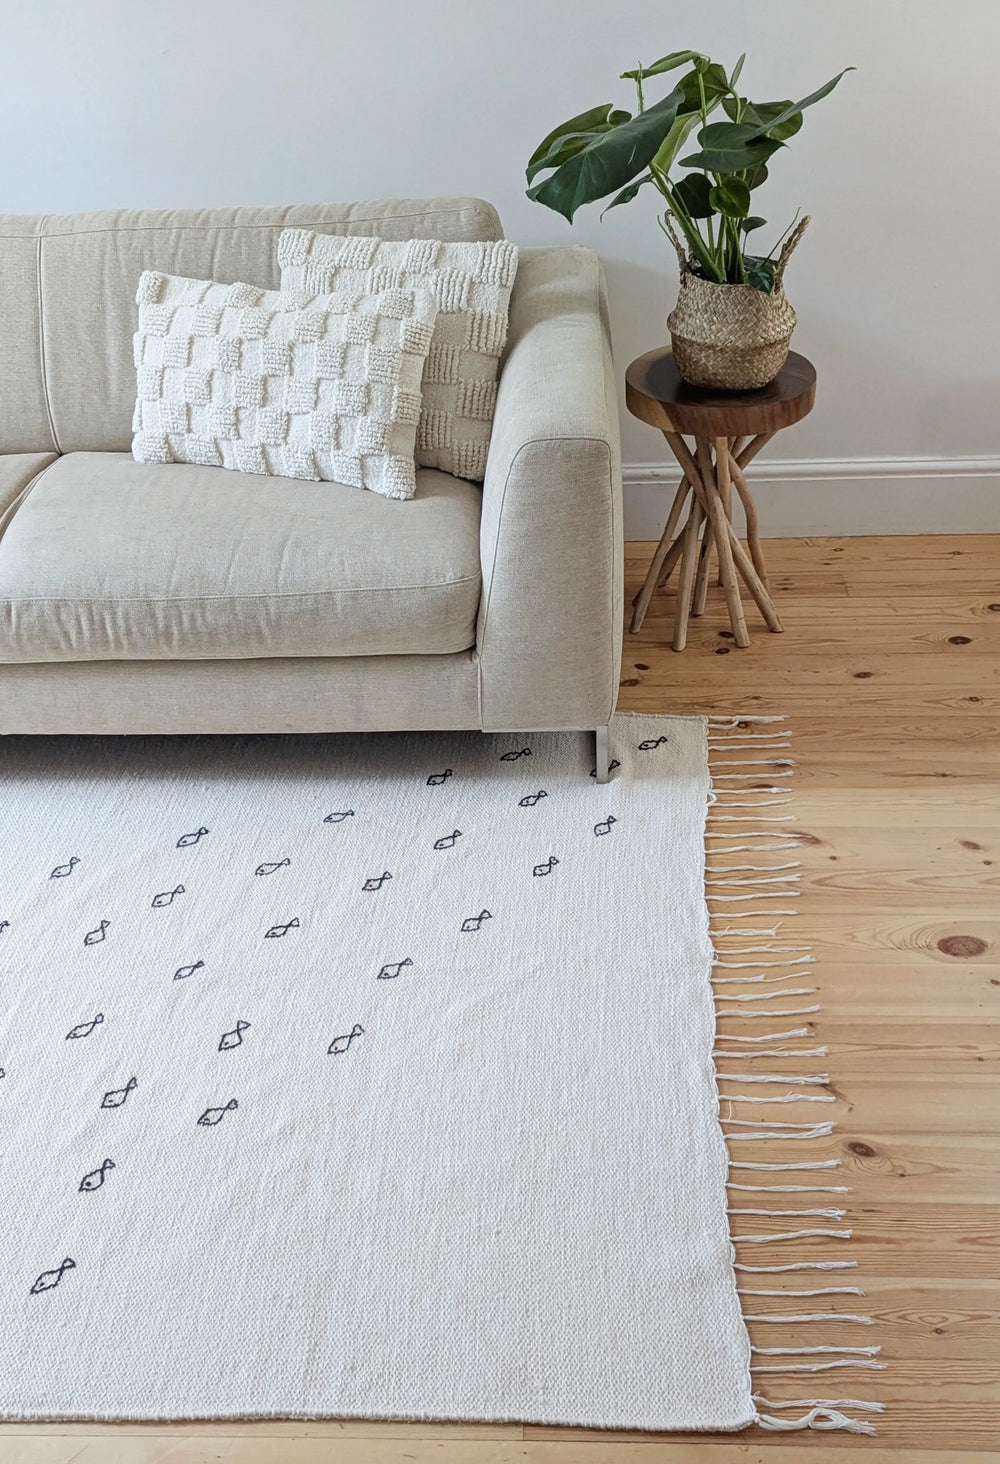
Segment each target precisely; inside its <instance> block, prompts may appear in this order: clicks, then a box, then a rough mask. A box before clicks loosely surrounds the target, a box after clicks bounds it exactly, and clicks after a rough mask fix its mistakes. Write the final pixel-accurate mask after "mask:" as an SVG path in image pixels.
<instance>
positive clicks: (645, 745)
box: [639, 737, 670, 752]
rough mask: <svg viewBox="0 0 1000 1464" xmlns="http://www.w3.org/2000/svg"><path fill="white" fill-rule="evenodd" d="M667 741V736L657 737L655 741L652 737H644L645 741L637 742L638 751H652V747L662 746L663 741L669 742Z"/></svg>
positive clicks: (668, 739)
mask: <svg viewBox="0 0 1000 1464" xmlns="http://www.w3.org/2000/svg"><path fill="white" fill-rule="evenodd" d="M669 741H670V738H669V737H657V738H656V739H655V741H654V739H653V738H652V737H647V739H646V741H645V742H640V743H639V751H640V752H652V751H653V750H654V748H657V747H663V745H664V744H665V743H667V742H669Z"/></svg>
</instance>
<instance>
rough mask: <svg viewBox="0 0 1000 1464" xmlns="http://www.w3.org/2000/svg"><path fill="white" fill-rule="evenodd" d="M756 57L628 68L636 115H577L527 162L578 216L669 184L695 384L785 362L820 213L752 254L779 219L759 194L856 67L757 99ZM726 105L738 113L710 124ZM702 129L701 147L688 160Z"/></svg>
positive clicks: (676, 320) (546, 194) (539, 192)
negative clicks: (749, 89)
mask: <svg viewBox="0 0 1000 1464" xmlns="http://www.w3.org/2000/svg"><path fill="white" fill-rule="evenodd" d="M744 59H745V58H744V57H743V56H741V57H740V58H739V60H738V61H737V63H736V65H735V66H734V67H733V69H732V72H731V73H730V75H728V76H727V75H726V72H725V68H724V67H722V66H720V65H719V64H718V63H717V62H715V61H712V60H711V59H710V57H708V56H705V55H703V54H702V53H701V52H700V51H674V52H673V53H672V54H671V55H669V56H663V57H661V58H660V60H659V61H654V62H653V64H652V65H651V66H642V65H640V66H639V67H637V68H636V70H635V71H624V72H622V75H621V79H622V80H623V81H625V80H627V81H632V82H634V83H635V88H636V92H637V96H638V106H637V110H636V113H635V115H634V116H633V115H632V114H631V113H630V112H626V111H622V110H619V109H616V108H615V107H614V106H612V104H611V103H610V102H608V103H604V104H603V105H601V106H599V107H592V108H591V109H590V110H589V111H587V112H582V113H581V114H580V116H578V117H571V118H570V119H569V121H568V122H563V123H562V125H561V126H559V127H557V128H555V130H554V131H552V132H550V133H549V135H548V137H546V138H545V139H544V140H543V141H542V142H541V143H540V144H539V146H538V147H537V148H536V149H535V151H534V152H533V153H532V155H531V158H530V159H529V161H528V166H527V169H526V177H527V180H528V183H529V185H530V186H529V187H528V190H527V193H528V197H529V198H531V199H534V200H535V201H536V202H538V203H544V204H545V205H546V206H547V207H548V208H552V209H555V211H556V212H557V213H561V214H562V215H563V216H564V217H565V218H566V219H568V220H569V222H570V223H572V222H573V216H574V214H575V213H576V211H577V209H578V208H579V207H580V206H581V205H582V204H585V203H593V202H596V201H597V200H598V199H604V198H609V197H610V199H611V201H610V202H609V203H608V205H607V208H605V210H604V213H607V211H608V209H612V208H617V207H618V205H619V204H623V203H630V202H631V201H632V199H634V198H635V197H636V196H637V194H638V193H639V192H640V190H641V189H642V188H643V187H644V186H645V185H646V184H647V183H651V184H652V185H653V187H654V188H656V189H658V191H659V192H660V193H661V194H662V196H663V197H664V198H665V199H666V202H667V209H666V211H665V213H664V214H663V216H662V218H661V219H660V226H661V228H663V230H664V231H665V233H666V234H667V235H668V236H669V237H670V239H671V241H672V242H673V244H674V247H675V249H676V250H677V257H678V261H679V263H680V272H681V282H680V294H679V296H678V300H677V304H676V305H675V307H674V309H673V310H672V311H671V313H670V315H669V316H668V317H667V325H668V327H669V330H670V336H671V344H672V348H673V352H674V359H675V361H676V363H677V369H678V370H679V372H680V374H681V376H682V377H683V378H684V379H685V381H689V382H691V383H692V384H693V385H695V386H705V387H713V388H717V389H718V388H723V389H727V390H731V391H745V390H748V389H751V388H754V387H761V386H766V385H767V383H768V382H770V381H773V379H774V377H775V376H777V374H778V372H779V371H780V370H781V367H782V366H783V365H784V362H785V359H786V357H787V355H788V344H789V341H790V340H791V336H792V331H793V329H794V327H795V311H794V310H793V309H792V307H791V305H790V304H789V303H788V301H787V299H786V298H785V292H784V286H783V283H782V281H783V276H784V272H785V266H786V265H787V263H788V260H789V257H790V255H791V253H792V250H793V249H794V248H795V246H796V244H797V243H798V241H799V240H800V239H801V237H802V234H803V231H804V230H805V228H806V225H807V224H808V222H809V219H808V217H806V218H803V219H801V220H800V221H799V222H798V223H797V224H795V225H794V226H789V229H786V230H785V233H784V234H783V235H782V236H781V238H780V239H779V240H778V242H777V244H775V246H774V248H772V249H771V251H770V253H768V254H766V255H761V254H755V253H748V252H747V243H748V239H749V236H750V234H752V233H754V232H755V231H756V230H758V229H760V228H763V226H764V225H765V224H766V222H767V220H766V219H763V218H761V217H759V216H758V215H756V214H754V213H753V212H751V203H752V195H753V193H754V192H755V191H756V189H758V188H759V187H760V186H761V184H762V183H764V182H766V180H767V176H768V162H769V160H770V159H771V157H772V156H773V155H774V153H776V152H777V151H778V150H779V148H783V147H784V146H785V144H786V143H787V141H788V139H789V138H791V137H794V135H795V134H796V133H797V132H798V130H799V128H800V127H801V126H802V113H803V111H804V110H805V108H806V107H811V106H812V105H813V103H814V102H818V101H820V100H821V99H822V98H823V97H825V96H828V95H829V93H830V92H832V91H833V89H834V87H835V86H836V85H837V83H838V82H839V81H840V78H841V77H842V76H843V75H844V74H845V73H844V72H843V71H841V72H840V73H839V75H837V76H835V77H834V78H833V80H832V81H828V82H827V83H826V85H825V86H821V87H820V88H819V90H818V91H814V92H812V93H811V94H810V95H809V96H807V97H803V98H802V100H801V101H799V102H791V101H785V102H751V101H749V100H748V98H747V97H745V96H743V95H741V93H740V92H739V91H738V90H737V83H738V82H739V79H740V75H741V72H742V70H743V62H744ZM681 67H687V68H688V69H687V70H686V71H685V72H684V74H683V76H682V77H681V79H680V80H679V81H678V82H677V84H676V85H675V87H674V89H673V91H672V92H670V94H669V95H668V96H666V97H664V98H663V99H662V101H658V102H655V103H654V104H653V105H652V106H647V105H646V99H645V92H644V87H643V83H644V82H647V81H649V80H650V78H652V77H656V76H662V75H664V74H665V73H667V72H671V71H677V70H679V69H680V68H681ZM853 69H854V68H853V67H847V68H846V70H848V71H850V70H853ZM718 107H721V108H722V110H723V112H724V113H725V114H726V117H727V119H728V120H727V121H724V122H723V121H719V122H710V121H709V120H708V119H709V116H710V114H711V113H712V112H714V111H715V110H716V108H718ZM696 127H697V128H699V131H698V135H697V143H698V146H697V148H696V149H695V150H694V151H693V152H690V153H686V154H685V156H683V157H681V156H680V154H681V153H682V152H683V151H684V148H685V144H686V142H687V139H688V137H689V135H690V134H691V133H692V132H693V131H694V130H695V128H696ZM679 170H684V171H683V172H679ZM546 172H547V173H548V175H549V176H548V177H547V178H545V179H544V181H543V182H541V183H536V182H535V179H536V178H537V177H538V175H539V174H540V173H546ZM611 195H614V196H613V197H611ZM602 217H603V214H602ZM682 241H683V242H682ZM782 241H784V242H782ZM779 245H780V246H781V248H780V252H779V253H777V255H776V254H775V251H776V250H778V247H779Z"/></svg>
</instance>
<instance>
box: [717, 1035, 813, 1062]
mask: <svg viewBox="0 0 1000 1464" xmlns="http://www.w3.org/2000/svg"><path fill="white" fill-rule="evenodd" d="M732 1040H733V1039H732V1038H731V1037H727V1038H726V1041H727V1042H731V1041H732ZM829 1051H830V1049H829V1048H828V1047H800V1048H795V1047H762V1048H760V1050H759V1051H757V1052H740V1051H739V1050H730V1051H727V1050H726V1049H725V1048H723V1047H716V1048H715V1049H714V1050H713V1053H712V1056H713V1057H739V1058H742V1059H743V1061H744V1062H753V1061H754V1059H755V1058H760V1057H826V1056H827V1054H828V1053H829Z"/></svg>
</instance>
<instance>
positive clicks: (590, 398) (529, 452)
mask: <svg viewBox="0 0 1000 1464" xmlns="http://www.w3.org/2000/svg"><path fill="white" fill-rule="evenodd" d="M480 554H481V559H482V572H483V594H482V601H481V604H480V609H479V624H478V635H477V643H478V660H479V704H480V717H481V724H482V727H483V729H484V730H486V731H501V730H511V731H513V730H528V729H530V728H542V727H551V728H560V727H598V726H603V725H605V724H606V723H607V721H608V720H609V718H610V716H611V713H612V711H613V710H614V706H615V701H616V699H617V695H618V677H619V674H620V667H621V637H622V561H623V545H622V495H621V446H620V440H619V422H618V398H617V392H616V388H615V377H614V369H613V366H612V360H611V344H610V339H609V333H608V324H607V309H606V301H605V291H604V277H603V271H602V269H601V264H600V260H599V259H598V256H597V255H596V254H595V253H593V251H592V250H589V249H578V248H576V249H535V250H524V251H522V254H521V262H520V267H519V269H518V275H517V281H516V283H515V286H514V293H513V297H512V300H511V321H510V335H509V339H508V345H507V353H506V356H505V360H504V363H503V367H502V370H501V375H500V387H499V393H498V396H497V406H496V414H495V417H494V424H493V434H492V438H491V441H490V452H489V460H488V462H487V467H486V480H485V482H484V484H483V513H482V527H481V530H480Z"/></svg>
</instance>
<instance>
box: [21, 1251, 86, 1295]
mask: <svg viewBox="0 0 1000 1464" xmlns="http://www.w3.org/2000/svg"><path fill="white" fill-rule="evenodd" d="M75 1269H76V1261H74V1259H73V1257H72V1256H67V1257H66V1259H65V1260H64V1261H63V1262H62V1263H61V1264H60V1265H59V1266H57V1267H56V1269H55V1270H54V1271H43V1272H42V1274H41V1275H40V1276H39V1277H38V1279H37V1280H36V1281H35V1283H34V1285H33V1286H32V1288H31V1293H30V1294H31V1295H32V1296H37V1295H38V1294H39V1292H40V1291H51V1290H52V1288H53V1286H58V1285H59V1282H60V1281H61V1280H62V1278H63V1272H64V1271H73V1270H75Z"/></svg>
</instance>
